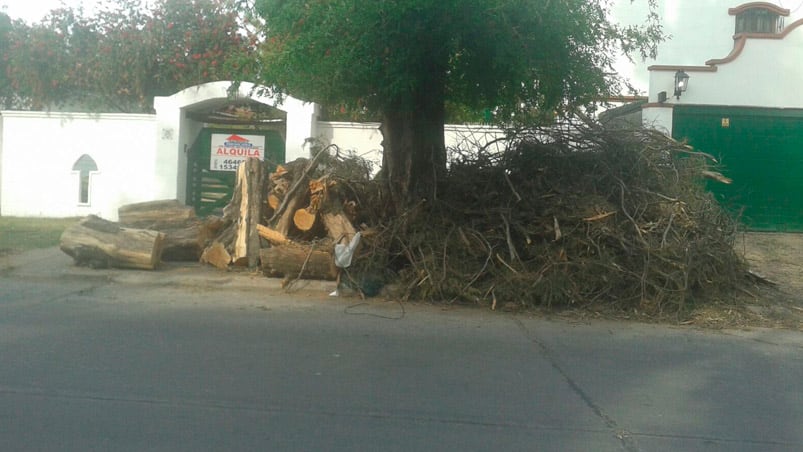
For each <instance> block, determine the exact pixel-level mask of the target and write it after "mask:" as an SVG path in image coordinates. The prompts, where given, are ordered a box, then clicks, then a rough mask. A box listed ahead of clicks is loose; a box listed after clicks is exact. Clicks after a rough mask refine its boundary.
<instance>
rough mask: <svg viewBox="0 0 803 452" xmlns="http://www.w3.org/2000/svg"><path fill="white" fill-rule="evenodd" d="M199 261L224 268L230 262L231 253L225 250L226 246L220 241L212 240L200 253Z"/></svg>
mask: <svg viewBox="0 0 803 452" xmlns="http://www.w3.org/2000/svg"><path fill="white" fill-rule="evenodd" d="M201 263H202V264H209V265H213V266H215V267H217V268H219V269H221V270H226V269H227V268H228V267H229V264H230V263H231V255H230V254H229V252H228V251H226V247H225V246H223V244H222V243H220V242H214V243H213V244H212V245H211V246H209V247H208V248H206V249H205V250H204V253H203V254H202V255H201Z"/></svg>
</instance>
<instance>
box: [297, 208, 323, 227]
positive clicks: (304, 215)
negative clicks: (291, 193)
mask: <svg viewBox="0 0 803 452" xmlns="http://www.w3.org/2000/svg"><path fill="white" fill-rule="evenodd" d="M317 218H318V216H317V215H316V214H315V213H313V212H311V211H310V209H309V208H305V209H298V210H296V213H295V214H294V215H293V224H294V225H295V226H296V227H297V228H298V229H299V230H300V231H303V232H307V231H309V230H310V229H312V227H313V226H315V220H316V219H317Z"/></svg>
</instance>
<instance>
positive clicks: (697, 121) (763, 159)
mask: <svg viewBox="0 0 803 452" xmlns="http://www.w3.org/2000/svg"><path fill="white" fill-rule="evenodd" d="M672 135H673V137H674V138H675V139H679V140H682V139H685V140H687V141H688V143H689V144H690V145H692V146H694V147H695V148H697V149H699V150H701V151H704V152H707V153H709V154H712V155H714V156H716V157H717V158H718V159H719V160H720V162H721V163H722V165H723V168H722V172H723V174H725V175H726V176H728V177H730V178H731V179H733V183H732V184H731V185H724V184H720V183H710V184H709V188H710V189H711V191H712V192H714V194H715V195H716V197H717V199H719V200H720V202H721V203H722V204H723V205H724V206H725V207H726V208H728V209H729V210H731V211H733V212H735V213H741V215H742V216H741V220H742V222H743V223H744V224H745V225H746V226H747V227H748V228H750V229H753V230H771V231H803V110H792V109H767V108H747V107H710V106H706V107H703V106H675V108H674V113H673V124H672Z"/></svg>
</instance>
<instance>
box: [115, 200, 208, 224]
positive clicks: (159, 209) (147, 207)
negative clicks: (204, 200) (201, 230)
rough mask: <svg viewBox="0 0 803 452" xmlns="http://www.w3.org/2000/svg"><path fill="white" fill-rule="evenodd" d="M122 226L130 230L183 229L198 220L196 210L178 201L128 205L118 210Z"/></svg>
mask: <svg viewBox="0 0 803 452" xmlns="http://www.w3.org/2000/svg"><path fill="white" fill-rule="evenodd" d="M117 215H118V217H119V222H120V225H121V226H123V227H129V228H140V229H154V230H157V231H161V230H162V229H170V228H181V227H183V226H184V225H185V224H186V223H187V222H188V221H194V220H196V218H197V217H196V216H195V210H193V208H192V207H190V206H185V205H184V204H181V203H180V202H179V201H178V200H176V199H166V200H158V201H148V202H140V203H136V204H127V205H125V206H122V207H120V208H119V209H117Z"/></svg>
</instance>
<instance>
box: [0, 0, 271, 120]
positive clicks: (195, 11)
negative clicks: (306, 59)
mask: <svg viewBox="0 0 803 452" xmlns="http://www.w3.org/2000/svg"><path fill="white" fill-rule="evenodd" d="M241 3H242V0H157V1H155V2H152V3H150V5H151V6H150V8H146V7H145V6H143V3H142V1H141V0H121V1H109V2H107V3H106V4H105V5H104V6H103V8H101V9H100V10H99V11H98V12H97V13H95V14H94V15H92V16H87V15H85V14H84V12H83V11H82V10H81V9H73V8H68V7H63V8H59V9H56V10H53V11H51V12H50V14H49V15H48V16H47V17H46V18H45V19H44V20H43V21H42V22H41V23H39V24H34V25H31V26H28V25H26V24H24V23H21V22H17V23H15V24H14V25H13V26H11V27H10V30H9V31H8V34H7V36H8V38H7V40H6V41H0V44H7V48H6V49H3V50H4V54H3V55H4V58H3V63H4V64H6V71H5V74H6V75H7V79H8V82H9V84H10V85H11V86H12V88H13V89H14V91H15V92H16V93H17V95H18V98H19V99H21V100H22V101H23V102H25V105H23V107H27V108H31V109H45V108H53V107H58V106H62V105H69V106H70V108H73V109H74V108H82V109H87V110H92V111H98V110H109V109H114V110H118V111H121V112H147V111H151V110H152V104H153V97H154V96H161V95H170V94H173V93H175V92H177V91H179V90H181V89H183V88H186V87H189V86H193V85H197V84H199V83H203V82H208V81H216V80H229V79H232V78H235V77H240V76H241V74H242V70H243V65H244V64H243V62H244V61H246V62H247V61H252V60H253V59H254V57H253V50H254V48H255V45H256V43H257V39H256V37H255V36H254V35H253V34H250V33H249V32H248V28H247V27H246V26H245V18H244V17H243V16H242V14H241V11H242V8H241ZM0 19H2V17H0ZM4 30H5V28H3V22H2V20H0V32H3V31H4Z"/></svg>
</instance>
